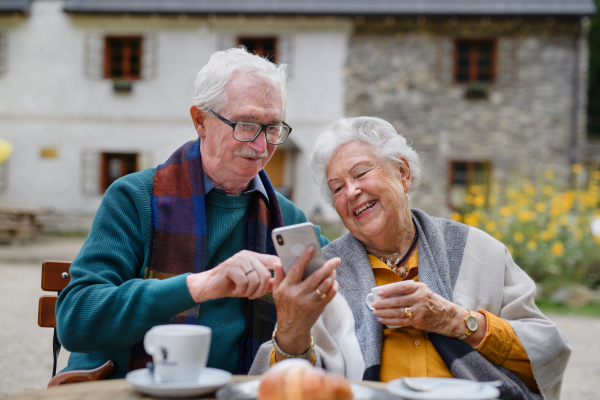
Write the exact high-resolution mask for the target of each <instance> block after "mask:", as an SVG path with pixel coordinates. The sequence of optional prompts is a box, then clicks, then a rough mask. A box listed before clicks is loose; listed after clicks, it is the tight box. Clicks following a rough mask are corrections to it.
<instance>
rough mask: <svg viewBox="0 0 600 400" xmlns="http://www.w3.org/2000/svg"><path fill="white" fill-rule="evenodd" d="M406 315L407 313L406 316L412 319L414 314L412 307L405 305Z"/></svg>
mask: <svg viewBox="0 0 600 400" xmlns="http://www.w3.org/2000/svg"><path fill="white" fill-rule="evenodd" d="M404 315H406V318H408V319H412V317H413V315H412V312H411V311H410V307H404Z"/></svg>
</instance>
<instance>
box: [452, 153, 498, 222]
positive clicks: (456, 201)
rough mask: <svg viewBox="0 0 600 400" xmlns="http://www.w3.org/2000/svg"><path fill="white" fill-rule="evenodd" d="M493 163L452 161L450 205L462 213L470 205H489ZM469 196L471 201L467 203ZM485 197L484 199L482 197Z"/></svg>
mask: <svg viewBox="0 0 600 400" xmlns="http://www.w3.org/2000/svg"><path fill="white" fill-rule="evenodd" d="M491 169H492V168H491V163H490V162H488V161H451V162H450V182H449V185H448V186H449V190H448V205H449V206H450V208H451V209H452V210H454V211H459V212H460V211H462V210H464V208H465V207H466V206H467V205H468V203H470V204H475V205H477V206H482V205H485V204H487V199H488V195H489V190H490V180H491ZM467 195H469V196H471V200H472V201H469V202H467ZM481 196H483V197H481Z"/></svg>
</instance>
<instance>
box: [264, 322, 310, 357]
mask: <svg viewBox="0 0 600 400" xmlns="http://www.w3.org/2000/svg"><path fill="white" fill-rule="evenodd" d="M276 334H277V327H275V330H274V331H273V337H272V338H271V342H273V347H274V348H275V351H276V352H277V353H279V354H280V355H282V356H284V357H286V358H308V356H309V355H310V353H311V352H312V351H313V347H314V345H315V341H314V338H313V337H312V335H311V337H310V347H309V348H308V350H306V351H305V352H304V353H302V354H290V353H286V352H285V351H283V350H281V347H279V345H278V344H277V340H275V335H276Z"/></svg>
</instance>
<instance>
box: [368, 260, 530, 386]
mask: <svg viewBox="0 0 600 400" xmlns="http://www.w3.org/2000/svg"><path fill="white" fill-rule="evenodd" d="M369 261H370V263H371V268H372V269H373V275H374V276H375V282H376V284H377V286H381V285H386V284H388V283H394V282H400V281H401V279H400V277H399V276H398V275H397V274H396V273H395V272H394V271H392V269H391V268H389V267H388V266H387V265H386V264H385V263H384V262H383V261H381V260H380V259H378V258H377V257H375V256H372V255H369ZM417 267H418V251H415V253H414V254H413V255H412V256H411V257H410V259H409V260H408V271H409V275H408V277H407V278H408V279H410V277H411V276H414V278H413V279H414V280H415V281H418V280H419V277H418V275H416V274H415V272H416V271H418V269H416V268H417ZM413 269H414V271H412V273H411V270H413ZM479 312H480V313H482V314H484V315H485V317H486V320H487V332H486V335H485V337H484V339H483V340H482V342H481V344H480V345H479V347H478V348H477V351H478V352H479V353H480V354H481V355H482V356H484V357H485V358H486V359H487V360H488V361H489V362H491V363H493V364H495V365H500V366H502V367H504V368H507V369H509V370H511V371H512V372H514V373H515V374H516V375H517V376H518V377H519V378H520V379H521V380H522V381H523V383H525V385H527V387H528V388H529V389H530V390H532V391H535V392H539V390H538V387H537V384H536V382H535V379H534V378H533V371H532V370H531V363H530V362H529V358H528V357H527V353H526V352H525V349H524V348H523V345H522V344H521V342H520V341H519V339H518V338H517V335H515V333H514V331H513V329H512V327H511V326H510V324H509V323H508V322H506V321H505V320H503V319H502V318H500V317H497V316H495V315H493V314H491V313H489V312H487V311H485V310H479ZM402 376H435V377H452V374H451V373H450V370H449V369H448V367H446V364H445V363H444V361H443V360H442V358H441V357H440V355H439V354H438V352H437V351H436V350H435V347H433V344H432V343H431V341H430V340H429V338H428V337H427V333H426V332H424V331H420V330H418V329H415V328H393V329H392V328H387V329H384V330H383V344H382V350H381V372H380V378H379V379H380V380H381V381H382V382H388V381H390V380H392V379H396V378H399V377H402Z"/></svg>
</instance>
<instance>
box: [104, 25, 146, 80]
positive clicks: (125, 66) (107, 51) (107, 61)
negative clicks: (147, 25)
mask: <svg viewBox="0 0 600 400" xmlns="http://www.w3.org/2000/svg"><path fill="white" fill-rule="evenodd" d="M119 40H120V41H123V43H129V46H123V48H124V52H125V51H127V52H128V53H129V54H127V55H123V60H122V65H121V66H122V71H123V72H122V74H121V76H114V75H112V57H113V51H114V50H113V47H112V46H111V42H115V41H119ZM134 40H139V54H138V64H139V65H138V70H137V73H132V72H131V54H130V52H131V42H132V41H134ZM143 45H144V37H143V36H140V35H130V36H113V35H107V36H105V37H104V78H105V79H128V80H132V81H133V80H139V79H141V76H142V68H143V65H142V60H143V51H144V49H143Z"/></svg>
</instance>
